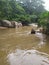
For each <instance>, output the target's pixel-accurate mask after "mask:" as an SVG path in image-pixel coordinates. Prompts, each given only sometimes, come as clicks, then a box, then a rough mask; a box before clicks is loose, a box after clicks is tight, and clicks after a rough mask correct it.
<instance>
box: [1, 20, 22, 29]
mask: <svg viewBox="0 0 49 65" xmlns="http://www.w3.org/2000/svg"><path fill="white" fill-rule="evenodd" d="M20 26H22V24H21V23H18V22H16V21H8V20H0V27H8V28H15V27H20Z"/></svg>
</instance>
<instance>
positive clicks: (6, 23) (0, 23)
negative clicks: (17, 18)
mask: <svg viewBox="0 0 49 65" xmlns="http://www.w3.org/2000/svg"><path fill="white" fill-rule="evenodd" d="M0 26H2V27H10V26H11V22H10V21H8V20H0Z"/></svg>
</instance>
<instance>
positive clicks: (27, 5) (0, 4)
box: [0, 0, 45, 23]
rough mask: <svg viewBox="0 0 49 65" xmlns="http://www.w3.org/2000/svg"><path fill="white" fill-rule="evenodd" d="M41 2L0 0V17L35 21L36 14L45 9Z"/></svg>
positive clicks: (39, 0) (34, 0) (26, 21)
mask: <svg viewBox="0 0 49 65" xmlns="http://www.w3.org/2000/svg"><path fill="white" fill-rule="evenodd" d="M43 3H44V2H43V1H42V0H0V19H7V20H15V21H22V22H25V23H31V22H37V19H38V15H39V14H40V13H41V12H43V11H45V9H44V7H43V5H42V4H43ZM37 14H38V15H37Z"/></svg>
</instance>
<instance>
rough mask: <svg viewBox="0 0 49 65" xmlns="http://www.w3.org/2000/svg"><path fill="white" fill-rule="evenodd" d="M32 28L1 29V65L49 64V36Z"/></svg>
mask: <svg viewBox="0 0 49 65" xmlns="http://www.w3.org/2000/svg"><path fill="white" fill-rule="evenodd" d="M31 29H32V27H30V26H28V27H27V26H25V27H20V28H16V29H1V30H0V65H49V38H48V37H46V36H45V35H44V34H42V33H36V34H30V31H31Z"/></svg>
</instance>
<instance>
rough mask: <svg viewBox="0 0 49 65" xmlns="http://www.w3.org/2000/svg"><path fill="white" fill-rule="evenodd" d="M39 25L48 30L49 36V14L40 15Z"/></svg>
mask: <svg viewBox="0 0 49 65" xmlns="http://www.w3.org/2000/svg"><path fill="white" fill-rule="evenodd" d="M39 24H40V25H41V26H42V27H43V28H44V29H45V30H46V33H47V34H49V12H44V13H42V14H41V15H40V19H39Z"/></svg>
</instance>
